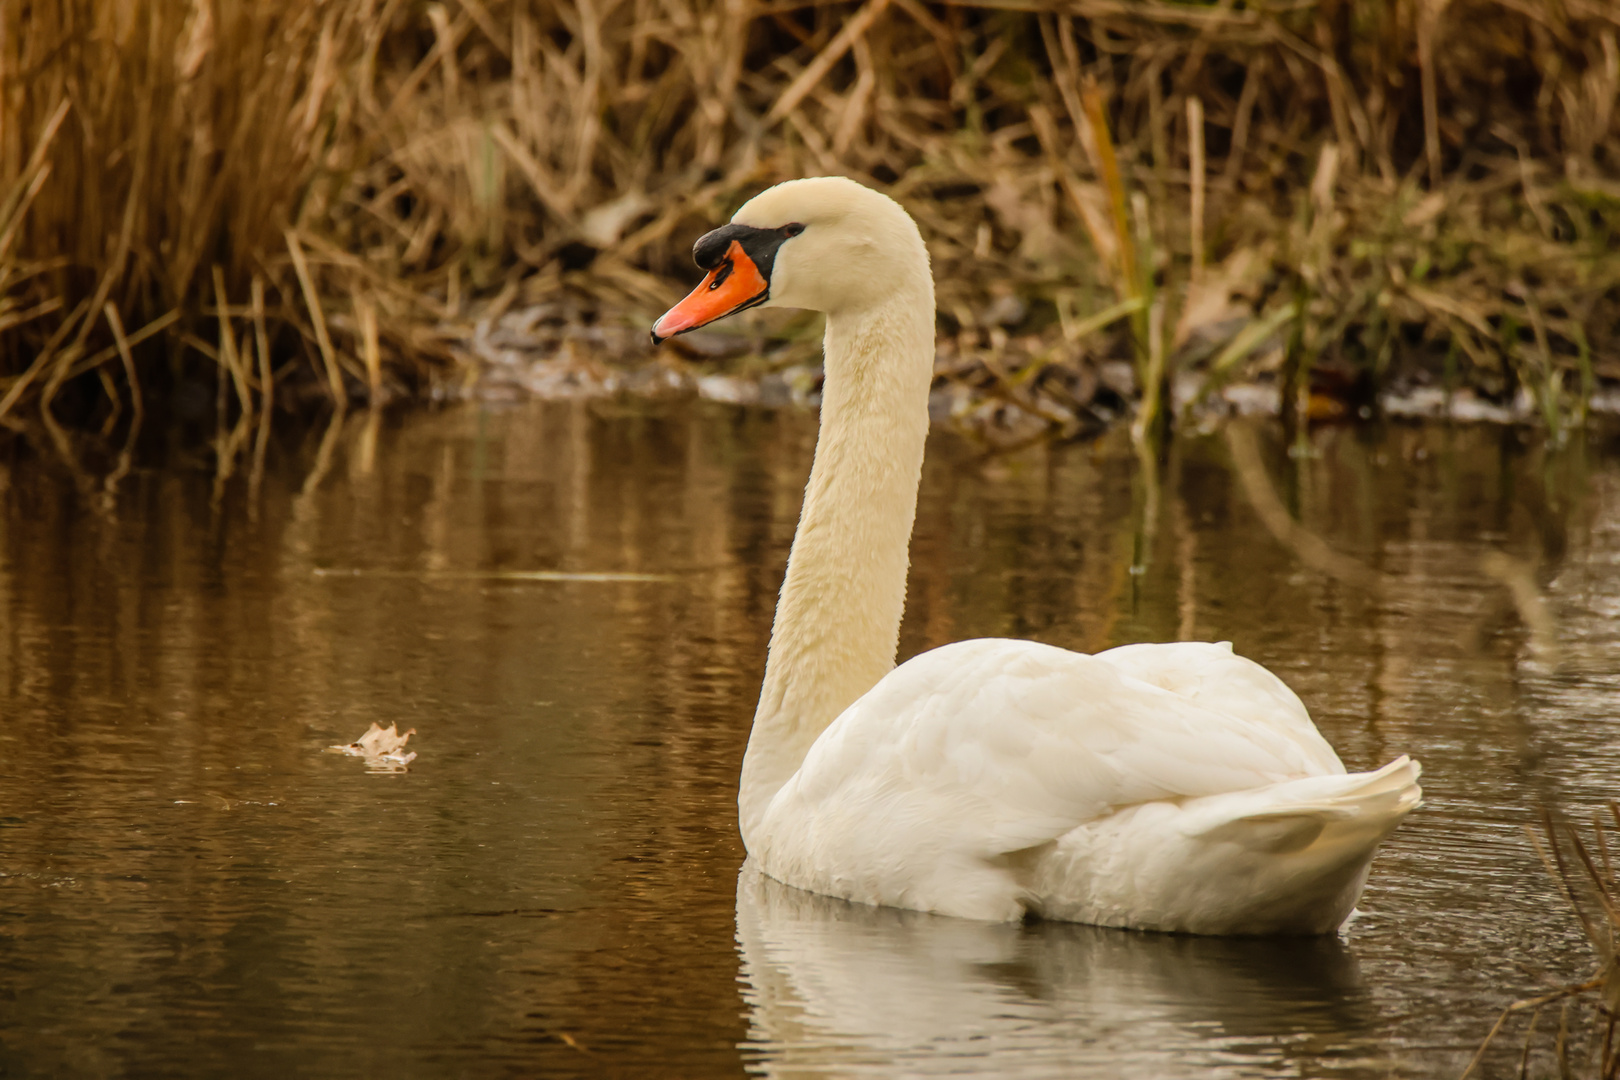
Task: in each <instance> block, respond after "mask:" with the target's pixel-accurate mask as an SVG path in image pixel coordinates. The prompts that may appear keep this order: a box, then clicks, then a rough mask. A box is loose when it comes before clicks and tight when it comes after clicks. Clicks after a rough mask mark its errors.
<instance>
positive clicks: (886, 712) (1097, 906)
mask: <svg viewBox="0 0 1620 1080" xmlns="http://www.w3.org/2000/svg"><path fill="white" fill-rule="evenodd" d="M693 254H694V257H695V258H696V260H697V262H698V265H699V266H701V267H702V268H704V269H706V270H708V271H709V274H708V276H707V277H706V278H705V279H704V280H703V282H702V283H701V284H699V285H698V287H697V288H696V289H694V290H693V291H692V293H691V295H689V296H688V297H687V298H686V299H685V300H682V301H681V302H680V303H679V304H678V305H676V306H675V307H674V308H672V309H670V311H669V312H667V313H666V314H665V315H664V316H663V317H662V318H660V319H659V320H658V322H657V323H655V324H654V326H653V340H654V342H655V343H656V342H658V341H661V340H662V339H664V338H667V337H669V336H671V335H673V334H679V333H683V332H685V331H687V330H691V329H694V328H696V327H698V326H702V325H704V324H706V323H708V322H712V321H713V320H715V319H718V318H720V317H722V316H724V315H728V314H731V313H732V312H735V311H740V310H742V309H744V308H747V307H753V306H755V305H769V306H773V307H794V308H809V309H812V310H816V311H822V312H825V313H826V316H827V330H826V338H825V361H824V363H825V372H826V378H825V383H824V385H823V388H822V402H821V432H820V437H819V439H818V441H817V443H816V454H815V464H814V466H813V467H812V469H811V471H810V482H809V484H808V486H807V487H806V489H805V497H804V509H803V511H802V513H801V515H800V518H799V528H798V532H797V533H796V534H795V536H794V538H793V549H792V554H791V555H790V557H789V560H788V571H787V578H786V580H785V581H784V582H783V585H782V595H781V599H780V602H779V603H778V604H777V609H776V623H775V626H774V628H773V629H772V631H771V644H770V657H769V660H768V662H767V663H766V667H765V681H764V685H763V687H762V688H761V690H760V697H759V707H758V710H757V711H756V712H755V714H754V726H753V731H752V733H751V735H750V737H749V740H748V752H747V754H746V756H745V757H744V759H743V768H742V784H741V789H740V791H739V793H738V798H737V803H738V810H739V814H740V825H741V829H742V837H743V843H744V845H745V846H746V847H747V849H748V852H749V855H750V856H751V858H753V859H754V860H755V861H756V862H757V864H758V866H759V867H760V868H761V869H762V870H763V871H764V872H765V873H767V874H769V875H770V876H771V877H773V878H776V879H777V880H778V881H781V882H784V883H786V884H788V885H793V886H797V887H799V888H802V889H808V890H811V891H814V892H818V893H825V894H828V895H831V896H837V897H842V898H844V899H846V900H854V901H859V902H862V903H867V904H878V905H887V906H892V907H900V908H912V909H916V910H920V911H932V912H938V913H940V914H944V915H957V916H963V917H967V918H975V919H988V920H998V921H1009V920H1015V919H1019V918H1022V917H1023V916H1025V915H1026V914H1034V915H1039V916H1043V917H1047V918H1057V919H1067V920H1072V921H1076V922H1089V923H1098V924H1102V925H1109V926H1129V927H1137V928H1141V929H1153V930H1178V931H1186V932H1191V933H1201V934H1312V933H1328V932H1331V931H1333V930H1335V929H1337V928H1338V927H1339V926H1340V925H1341V924H1342V923H1343V922H1344V921H1345V919H1346V918H1348V916H1349V914H1350V912H1351V909H1352V908H1353V907H1354V905H1355V902H1356V899H1357V897H1359V896H1360V894H1361V888H1362V885H1363V883H1364V882H1365V881H1366V877H1367V871H1368V867H1369V864H1370V862H1371V860H1372V856H1373V851H1374V849H1376V848H1377V846H1378V843H1379V842H1380V841H1381V840H1383V839H1384V837H1385V836H1387V835H1389V833H1390V832H1391V831H1392V830H1393V829H1394V828H1395V826H1396V825H1397V824H1399V822H1400V820H1401V819H1402V818H1403V817H1404V816H1405V815H1406V813H1407V812H1408V811H1410V810H1411V809H1412V808H1413V807H1414V806H1415V805H1417V802H1418V800H1419V799H1420V798H1421V795H1422V792H1421V790H1420V789H1419V788H1418V786H1417V778H1418V774H1419V769H1418V765H1417V763H1416V762H1415V761H1412V760H1410V759H1409V758H1407V757H1404V756H1403V757H1400V758H1398V759H1396V760H1395V761H1393V762H1391V763H1390V764H1388V765H1386V766H1385V767H1384V768H1382V769H1379V770H1378V771H1376V772H1369V773H1356V774H1351V775H1346V774H1345V770H1344V766H1343V765H1342V764H1340V762H1339V758H1338V756H1337V755H1336V754H1335V753H1334V752H1333V748H1332V747H1330V746H1329V745H1328V744H1327V742H1326V741H1325V740H1324V739H1323V738H1322V736H1321V735H1320V734H1319V733H1318V732H1317V730H1316V727H1315V725H1313V724H1312V723H1311V720H1310V717H1309V715H1308V714H1307V713H1306V711H1305V708H1304V706H1303V705H1302V704H1301V703H1300V701H1299V699H1298V698H1297V697H1295V696H1294V694H1293V692H1292V691H1290V690H1289V689H1288V688H1287V687H1286V686H1284V685H1283V683H1282V682H1281V680H1279V679H1278V678H1277V677H1276V676H1274V675H1272V674H1271V673H1270V672H1268V671H1267V670H1265V669H1264V668H1262V667H1261V666H1259V665H1258V664H1255V663H1253V662H1251V661H1249V660H1245V659H1243V658H1242V657H1239V656H1236V655H1234V654H1233V653H1232V651H1231V646H1230V645H1227V644H1221V645H1210V644H1194V643H1179V644H1165V645H1127V646H1123V647H1121V648H1117V649H1111V650H1109V651H1107V652H1103V653H1098V654H1097V655H1095V656H1087V655H1084V654H1081V653H1074V652H1069V651H1067V650H1064V649H1059V648H1054V647H1053V646H1050V645H1042V644H1039V643H1037V642H1033V641H1009V640H1000V639H983V640H976V641H962V642H957V643H955V644H953V645H946V646H944V647H942V648H938V649H934V650H933V651H931V652H927V653H923V654H922V655H920V656H916V657H913V658H912V659H911V660H908V661H907V662H906V663H904V664H902V665H900V666H899V667H895V666H894V656H895V649H896V644H897V640H898V636H899V628H900V617H901V614H902V611H903V609H904V606H905V588H906V569H907V562H908V546H909V542H910V536H911V526H912V519H913V517H914V516H915V513H916V506H917V485H918V480H919V477H920V474H921V469H922V458H923V443H924V441H925V439H926V437H927V433H928V389H929V383H930V381H931V379H932V376H933V361H934V286H933V278H932V275H931V273H930V271H929V265H928V253H927V249H926V248H925V247H924V246H923V241H922V238H921V236H920V235H919V234H918V232H917V227H916V225H915V224H914V223H913V222H912V220H911V218H910V217H909V216H908V215H907V214H906V212H905V211H904V210H902V209H901V208H900V207H899V205H898V204H896V203H895V202H894V201H893V200H891V199H889V198H888V197H886V196H884V195H881V194H878V193H877V192H874V191H871V190H869V189H867V188H865V187H862V186H861V185H859V184H857V183H855V182H853V181H851V180H846V179H842V178H838V177H821V178H815V179H807V180H793V181H789V182H787V183H784V184H779V185H777V186H776V187H774V188H771V189H770V190H768V191H765V192H763V193H761V194H760V195H758V196H756V197H755V198H754V199H752V200H750V201H749V202H748V203H747V204H746V205H745V206H743V208H742V209H741V210H739V211H737V213H736V215H735V216H734V217H733V218H732V219H731V224H729V225H726V226H724V227H723V228H720V229H717V230H715V231H714V232H711V233H708V234H707V235H705V236H704V237H703V238H702V239H700V240H699V241H698V242H697V245H696V246H695V247H694V249H693Z"/></svg>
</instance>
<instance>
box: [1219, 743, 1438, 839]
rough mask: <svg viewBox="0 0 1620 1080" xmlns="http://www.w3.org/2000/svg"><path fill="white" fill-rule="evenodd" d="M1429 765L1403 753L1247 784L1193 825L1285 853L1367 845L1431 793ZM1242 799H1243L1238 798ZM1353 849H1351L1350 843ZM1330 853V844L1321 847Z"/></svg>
mask: <svg viewBox="0 0 1620 1080" xmlns="http://www.w3.org/2000/svg"><path fill="white" fill-rule="evenodd" d="M1422 772H1423V769H1422V766H1420V765H1419V764H1418V763H1417V762H1416V761H1413V760H1412V759H1411V758H1409V757H1407V756H1406V755H1404V754H1402V755H1401V756H1400V757H1398V758H1396V759H1395V760H1394V761H1392V762H1390V763H1389V764H1388V765H1385V766H1384V767H1383V768H1381V769H1378V770H1375V771H1373V772H1364V773H1349V774H1346V775H1337V776H1312V777H1307V778H1305V779H1303V780H1289V781H1285V782H1284V783H1281V784H1273V785H1271V786H1269V787H1264V788H1259V789H1256V790H1254V791H1249V792H1243V793H1242V794H1241V795H1237V796H1232V797H1228V798H1227V799H1223V800H1221V801H1222V803H1224V805H1221V806H1218V807H1217V806H1210V807H1209V810H1210V811H1212V813H1211V814H1210V818H1211V819H1213V820H1206V821H1204V822H1200V823H1198V825H1195V826H1194V827H1193V828H1192V829H1189V830H1188V832H1189V833H1190V834H1191V835H1194V836H1198V837H1200V838H1202V839H1205V840H1210V841H1226V842H1229V843H1235V844H1237V845H1238V846H1240V847H1243V848H1247V849H1249V850H1251V851H1257V852H1258V851H1263V852H1268V853H1270V854H1274V855H1281V854H1285V853H1288V852H1293V851H1303V850H1305V849H1307V848H1333V849H1339V850H1340V851H1344V849H1346V848H1350V849H1354V850H1362V849H1364V850H1365V851H1366V854H1367V856H1368V857H1370V856H1371V854H1372V848H1373V847H1376V846H1377V844H1378V842H1379V841H1381V840H1383V839H1384V837H1386V836H1388V835H1389V834H1390V833H1391V832H1392V831H1394V829H1395V826H1397V825H1399V824H1400V822H1401V819H1402V818H1404V817H1405V816H1406V815H1407V814H1409V813H1411V811H1412V810H1413V809H1414V808H1415V807H1416V806H1417V805H1418V803H1420V802H1421V801H1422V800H1423V789H1422V788H1421V787H1419V786H1418V782H1417V781H1418V777H1419V776H1420V775H1422ZM1234 804H1235V805H1234ZM1344 853H1345V854H1347V855H1348V854H1350V852H1349V851H1345V852H1344ZM1318 854H1319V855H1321V856H1327V855H1329V854H1330V853H1329V851H1328V850H1322V851H1320V852H1318Z"/></svg>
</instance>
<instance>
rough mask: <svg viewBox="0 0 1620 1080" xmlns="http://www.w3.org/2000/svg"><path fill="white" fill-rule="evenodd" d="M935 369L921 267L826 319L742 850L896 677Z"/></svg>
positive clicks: (928, 296) (743, 798) (928, 292)
mask: <svg viewBox="0 0 1620 1080" xmlns="http://www.w3.org/2000/svg"><path fill="white" fill-rule="evenodd" d="M918 246H919V248H920V246H921V245H920V244H919V245H918ZM933 362H934V294H933V281H932V279H931V277H930V276H929V274H928V269H927V263H926V256H925V257H924V261H923V264H922V267H921V270H920V274H919V275H918V278H917V280H914V281H911V282H908V283H905V284H904V285H902V287H901V288H899V289H898V291H897V292H896V293H895V294H894V295H892V296H891V297H890V298H888V299H887V300H886V301H885V302H884V303H882V304H881V305H877V306H875V307H873V308H869V309H867V310H865V311H862V312H859V313H837V312H832V313H829V314H828V317H827V333H826V339H825V371H826V378H825V382H824V383H823V387H822V399H821V432H820V436H819V437H818V439H817V440H816V457H815V464H814V465H813V466H812V467H811V470H810V482H809V484H808V485H807V486H806V488H805V493H804V509H803V510H802V512H801V513H800V515H799V528H798V532H797V533H796V534H795V535H794V537H793V552H792V554H791V555H790V556H789V559H788V570H787V578H786V580H785V581H784V582H783V584H782V596H781V599H780V601H778V603H777V606H776V623H775V625H774V626H773V628H772V630H771V647H770V659H769V660H768V661H767V663H766V665H765V682H764V685H763V686H762V687H761V689H760V695H759V708H758V710H757V711H756V712H755V714H754V728H753V732H752V734H751V735H750V737H749V740H748V753H747V756H746V757H745V758H744V760H743V773H742V784H741V789H740V791H739V794H738V809H739V811H740V816H741V827H742V834H743V843H744V844H745V845H746V846H748V847H749V848H750V849H753V848H754V847H755V843H754V834H755V831H756V827H757V826H758V825H759V823H760V820H761V818H762V817H763V816H764V814H765V811H766V808H767V807H768V806H769V803H770V800H771V797H772V796H774V795H775V794H776V792H777V790H778V789H780V788H781V786H782V785H783V784H784V783H786V782H787V781H788V779H789V778H790V777H792V775H793V774H794V773H795V772H797V771H798V768H799V766H800V764H801V763H802V762H803V761H804V757H805V754H807V753H808V752H809V750H810V747H811V745H812V744H813V743H814V742H815V741H816V738H817V736H819V735H820V734H821V732H822V731H823V730H825V729H826V727H827V725H828V724H830V723H832V721H833V720H834V719H836V718H837V716H838V714H839V713H841V712H843V711H844V709H845V708H846V707H847V706H849V705H850V704H851V703H852V702H853V701H855V699H856V698H858V697H860V696H861V695H862V694H864V693H866V691H868V690H870V689H871V688H872V686H873V685H874V684H875V683H876V682H877V681H878V680H879V679H881V678H882V677H883V676H884V675H885V674H886V673H887V672H888V671H889V670H890V669H891V668H893V667H894V658H895V648H896V645H897V643H898V640H899V635H900V617H901V615H902V614H903V613H904V611H905V600H906V568H907V564H908V561H909V554H908V551H909V546H910V541H911V525H912V520H913V519H914V518H915V516H916V512H917V484H918V480H919V478H920V476H921V472H922V460H923V444H924V442H925V441H926V440H927V437H928V387H929V383H930V381H931V379H932V375H933V366H934V363H933Z"/></svg>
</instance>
